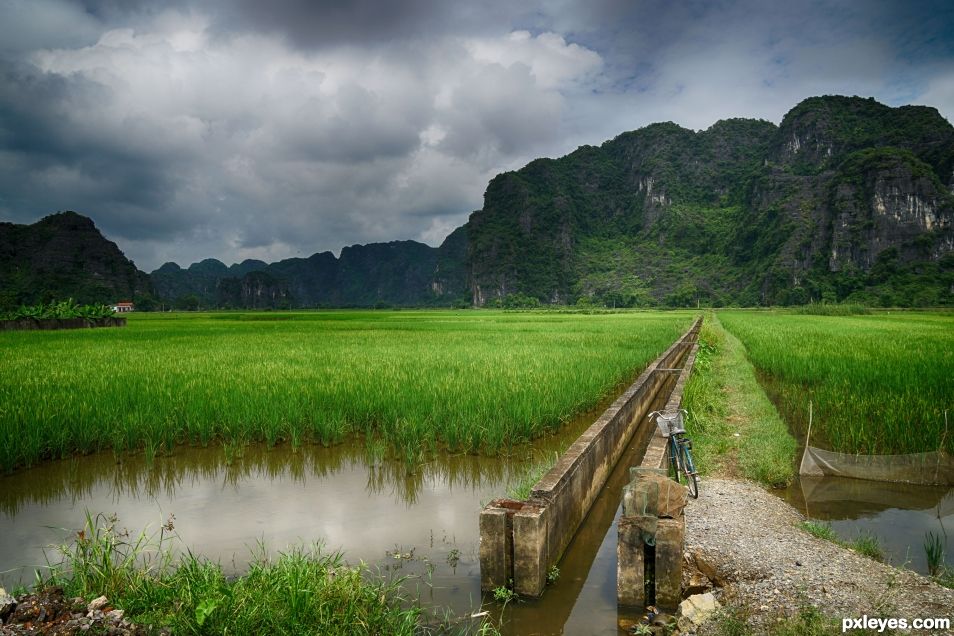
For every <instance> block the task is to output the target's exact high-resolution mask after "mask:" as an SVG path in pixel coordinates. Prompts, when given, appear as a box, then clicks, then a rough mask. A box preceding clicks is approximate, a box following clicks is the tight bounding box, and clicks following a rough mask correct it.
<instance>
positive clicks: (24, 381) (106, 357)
mask: <svg viewBox="0 0 954 636" xmlns="http://www.w3.org/2000/svg"><path fill="white" fill-rule="evenodd" d="M693 317H694V315H693V314H692V313H690V312H618V313H605V314H595V315H584V314H558V313H552V314H551V313H545V312H523V313H514V312H494V311H400V312H396V311H322V312H305V311H301V312H269V313H267V314H266V313H239V312H221V313H213V314H199V313H189V314H168V313H165V314H148V313H138V314H131V315H130V316H129V317H128V325H127V328H125V329H122V330H70V331H56V332H25V331H23V332H19V331H11V332H3V333H0V348H2V349H3V351H4V364H3V365H0V468H2V469H3V470H6V471H10V470H13V469H15V468H17V467H22V466H29V465H31V464H34V463H36V462H38V461H42V460H45V459H51V458H56V457H63V456H68V455H71V454H73V453H92V452H97V451H101V450H108V449H110V448H117V447H119V448H121V449H122V451H141V450H143V449H148V452H149V453H150V454H152V455H156V454H159V453H162V452H168V451H169V449H171V448H172V447H173V446H174V445H176V444H199V445H203V446H205V445H208V444H210V443H220V442H227V441H229V440H237V441H239V442H240V443H242V444H245V443H251V442H265V443H267V444H270V445H277V444H282V443H294V444H306V443H318V444H325V445H331V444H337V443H339V442H341V441H342V440H344V439H345V438H348V437H353V436H356V435H364V436H366V437H367V436H369V435H370V436H373V437H375V438H380V439H382V440H384V441H385V443H386V444H387V445H388V447H389V448H390V449H391V450H392V451H393V452H394V453H395V454H397V455H398V456H400V457H403V458H406V460H407V462H408V464H409V465H410V464H411V463H412V462H420V461H422V460H424V459H426V457H427V456H428V454H430V453H433V452H437V451H439V450H442V449H448V448H449V449H453V450H454V451H457V452H467V453H486V454H496V453H510V452H512V450H513V449H514V448H515V447H516V446H518V445H520V444H524V443H526V442H528V441H530V440H533V439H536V438H538V437H541V436H544V435H547V434H549V433H552V432H554V431H556V430H558V429H560V428H561V427H563V426H564V425H565V424H566V423H567V422H570V421H572V420H573V419H574V417H576V416H578V415H580V414H582V413H585V412H587V411H589V410H590V409H592V408H593V407H594V406H596V405H597V404H599V403H600V401H601V400H602V399H604V398H605V397H607V396H609V395H612V394H613V393H615V392H617V391H618V390H619V389H620V388H621V387H622V386H624V385H625V383H627V382H630V381H632V379H633V378H634V377H635V376H636V375H638V373H639V372H640V371H641V370H642V369H643V368H644V367H645V365H646V364H647V363H648V362H650V361H651V360H652V359H653V358H655V357H657V356H658V355H659V354H660V353H661V352H662V351H664V350H665V349H666V348H667V347H668V346H669V345H670V344H671V343H672V342H673V341H674V340H675V339H676V338H677V337H679V336H680V335H681V334H682V333H684V332H685V330H686V329H688V327H689V325H690V324H691V322H692V319H693Z"/></svg>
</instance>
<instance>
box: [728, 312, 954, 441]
mask: <svg viewBox="0 0 954 636" xmlns="http://www.w3.org/2000/svg"><path fill="white" fill-rule="evenodd" d="M719 320H721V321H722V323H723V324H724V325H725V327H726V329H727V330H728V331H730V332H731V333H732V334H733V335H734V336H736V337H738V339H739V340H740V341H741V342H742V343H744V345H745V347H746V350H747V351H748V357H749V360H751V362H752V364H753V365H754V366H755V368H756V369H757V370H758V371H759V373H760V378H761V379H762V380H763V383H764V385H765V386H766V389H767V390H768V392H769V393H770V395H771V396H772V398H773V400H774V401H775V403H776V404H777V406H778V408H779V410H780V411H781V412H782V413H783V415H784V416H785V417H786V419H787V420H788V421H789V422H790V423H791V425H792V428H793V429H794V430H796V431H797V432H798V433H799V434H802V435H804V434H805V433H806V429H807V426H808V419H809V418H808V408H809V402H811V403H812V404H813V410H814V417H813V421H814V425H813V428H812V439H811V443H812V445H814V446H823V447H824V446H827V447H828V448H831V449H832V450H835V451H838V452H843V453H857V454H862V455H879V454H887V455H890V454H901V453H920V452H927V451H936V450H939V449H945V450H946V451H947V452H949V453H954V431H949V430H947V428H948V427H947V423H946V421H945V412H946V411H948V410H951V407H952V406H954V403H952V399H954V356H951V355H950V352H951V351H954V315H951V314H944V313H937V314H930V313H926V312H922V313H905V314H903V315H894V314H875V315H870V316H817V315H813V316H802V315H796V314H793V313H790V312H742V311H732V312H729V311H726V312H720V313H719Z"/></svg>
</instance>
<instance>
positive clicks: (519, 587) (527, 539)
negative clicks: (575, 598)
mask: <svg viewBox="0 0 954 636" xmlns="http://www.w3.org/2000/svg"><path fill="white" fill-rule="evenodd" d="M546 511H547V509H546V508H541V507H538V506H529V505H528V506H526V507H525V508H523V510H520V511H518V512H516V513H514V515H513V548H514V549H513V584H514V585H513V589H514V591H515V592H516V593H517V594H520V595H521V596H530V597H532V598H537V597H539V596H540V595H541V594H543V588H544V587H545V586H546V583H547V564H548V551H547V519H546V517H547V515H546Z"/></svg>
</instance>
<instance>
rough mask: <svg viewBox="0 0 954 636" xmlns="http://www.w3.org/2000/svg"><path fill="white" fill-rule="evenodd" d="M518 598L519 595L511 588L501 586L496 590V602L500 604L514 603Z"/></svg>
mask: <svg viewBox="0 0 954 636" xmlns="http://www.w3.org/2000/svg"><path fill="white" fill-rule="evenodd" d="M516 598H517V593H516V592H514V591H513V590H511V589H510V588H509V587H506V586H504V585H501V586H500V587H496V588H494V600H495V601H497V602H498V603H503V604H504V605H506V604H507V603H509V602H511V601H513V600H514V599H516Z"/></svg>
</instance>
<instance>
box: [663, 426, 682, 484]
mask: <svg viewBox="0 0 954 636" xmlns="http://www.w3.org/2000/svg"><path fill="white" fill-rule="evenodd" d="M666 450H667V451H668V452H669V478H670V479H672V480H673V481H674V482H676V483H677V484H678V483H679V471H680V465H679V461H680V460H679V450H678V447H677V444H676V438H675V437H670V438H669V441H668V442H666Z"/></svg>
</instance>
